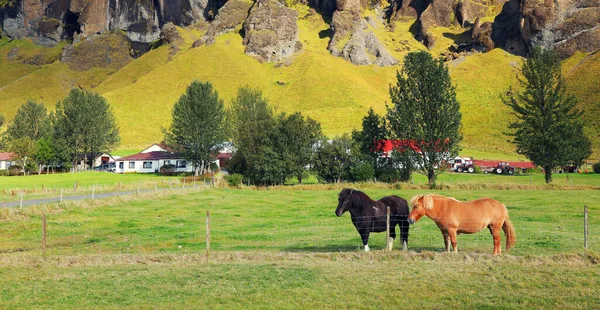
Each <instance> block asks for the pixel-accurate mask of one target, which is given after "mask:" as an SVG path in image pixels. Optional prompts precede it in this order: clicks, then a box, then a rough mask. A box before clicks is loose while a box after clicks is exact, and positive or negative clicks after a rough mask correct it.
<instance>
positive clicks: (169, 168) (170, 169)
mask: <svg viewBox="0 0 600 310" xmlns="http://www.w3.org/2000/svg"><path fill="white" fill-rule="evenodd" d="M158 173H159V174H162V175H173V174H175V165H172V164H166V165H163V166H162V167H160V169H158Z"/></svg>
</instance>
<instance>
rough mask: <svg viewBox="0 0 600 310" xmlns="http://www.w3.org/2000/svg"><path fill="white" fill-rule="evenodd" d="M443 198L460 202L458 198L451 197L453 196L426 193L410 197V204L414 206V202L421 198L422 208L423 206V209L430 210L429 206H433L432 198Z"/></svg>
mask: <svg viewBox="0 0 600 310" xmlns="http://www.w3.org/2000/svg"><path fill="white" fill-rule="evenodd" d="M434 197H436V198H443V199H450V200H453V201H456V202H460V201H459V200H458V199H456V198H453V197H446V196H442V195H438V194H427V195H416V196H413V197H412V198H411V199H410V205H411V206H414V205H415V204H416V202H417V201H418V200H419V199H421V198H423V203H422V204H421V205H422V206H423V208H425V210H430V209H431V208H433V198H434Z"/></svg>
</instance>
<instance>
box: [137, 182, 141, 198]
mask: <svg viewBox="0 0 600 310" xmlns="http://www.w3.org/2000/svg"><path fill="white" fill-rule="evenodd" d="M137 194H138V195H139V194H140V181H138V189H137Z"/></svg>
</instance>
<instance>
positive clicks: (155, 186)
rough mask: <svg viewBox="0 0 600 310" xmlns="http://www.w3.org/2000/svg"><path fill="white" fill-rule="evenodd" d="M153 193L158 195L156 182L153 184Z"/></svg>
mask: <svg viewBox="0 0 600 310" xmlns="http://www.w3.org/2000/svg"><path fill="white" fill-rule="evenodd" d="M154 191H155V192H157V193H158V185H156V182H154Z"/></svg>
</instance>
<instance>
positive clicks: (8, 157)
mask: <svg viewBox="0 0 600 310" xmlns="http://www.w3.org/2000/svg"><path fill="white" fill-rule="evenodd" d="M14 156H15V154H13V153H0V170H7V169H8V168H10V166H12V165H14V161H13V160H12V159H13V158H14Z"/></svg>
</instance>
